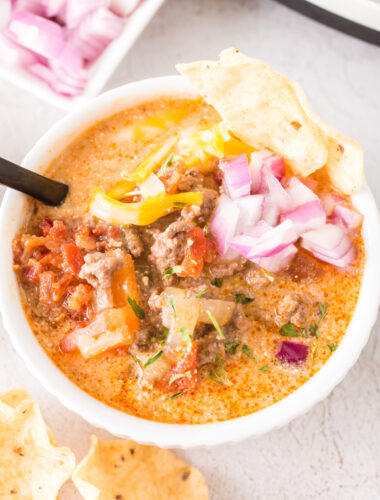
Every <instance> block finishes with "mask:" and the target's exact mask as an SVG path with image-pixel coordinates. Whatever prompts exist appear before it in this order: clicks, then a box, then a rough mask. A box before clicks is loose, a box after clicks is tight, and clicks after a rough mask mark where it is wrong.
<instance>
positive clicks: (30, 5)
mask: <svg viewBox="0 0 380 500" xmlns="http://www.w3.org/2000/svg"><path fill="white" fill-rule="evenodd" d="M13 10H14V11H20V12H30V13H31V14H35V15H36V16H44V15H45V14H46V8H45V5H44V0H15V1H14V2H13Z"/></svg>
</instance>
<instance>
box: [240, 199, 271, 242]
mask: <svg viewBox="0 0 380 500" xmlns="http://www.w3.org/2000/svg"><path fill="white" fill-rule="evenodd" d="M264 202H265V197H264V195H263V194H254V195H250V196H244V197H243V198H240V199H239V200H235V205H236V206H237V207H238V209H239V218H238V221H237V224H236V229H235V234H240V233H247V232H249V230H250V228H251V227H252V226H254V225H255V224H256V223H257V222H258V221H259V220H260V219H261V217H262V216H263V212H264Z"/></svg>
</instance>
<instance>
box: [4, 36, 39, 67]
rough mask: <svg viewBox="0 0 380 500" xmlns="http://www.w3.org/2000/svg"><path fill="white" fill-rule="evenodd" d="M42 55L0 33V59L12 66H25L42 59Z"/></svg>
mask: <svg viewBox="0 0 380 500" xmlns="http://www.w3.org/2000/svg"><path fill="white" fill-rule="evenodd" d="M42 59H43V58H42V57H40V56H38V55H37V54H35V53H34V52H31V51H30V50H28V49H25V48H24V47H21V46H20V45H17V44H16V43H14V42H12V41H11V40H9V39H8V38H6V37H5V36H3V35H2V34H0V61H2V62H4V63H6V64H10V65H12V66H16V65H18V66H21V67H25V66H28V65H30V64H35V63H37V62H41V61H42Z"/></svg>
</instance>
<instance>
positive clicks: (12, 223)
mask: <svg viewBox="0 0 380 500" xmlns="http://www.w3.org/2000/svg"><path fill="white" fill-rule="evenodd" d="M163 95H169V96H178V97H196V96H197V94H196V93H195V92H194V90H193V89H192V88H191V87H190V85H189V84H188V83H187V82H186V81H185V80H184V79H183V78H182V77H180V76H168V77H162V78H153V79H149V80H143V81H140V82H136V83H130V84H127V85H124V86H123V87H120V88H117V89H115V90H112V91H110V92H108V93H106V94H103V95H101V96H99V97H98V98H96V99H94V100H93V101H91V102H89V103H87V104H86V105H84V106H83V107H81V108H80V109H78V110H76V111H74V112H72V113H71V114H69V115H68V116H66V117H65V118H63V119H62V120H61V121H60V122H59V123H57V124H56V125H55V126H54V127H52V128H51V129H50V130H49V132H48V133H46V134H45V135H44V136H43V137H42V138H41V139H40V140H39V141H38V142H37V144H36V145H35V146H34V148H33V149H32V150H31V151H30V153H29V154H28V155H27V156H26V157H25V159H24V161H23V163H22V165H23V166H24V167H26V168H28V169H30V170H36V171H39V172H43V171H44V169H45V168H46V166H47V165H48V164H49V163H50V161H51V160H52V159H53V158H54V157H55V156H57V155H58V154H59V153H60V151H62V149H63V148H64V147H65V146H66V145H67V144H69V143H70V142H71V141H72V140H73V138H74V137H75V136H76V135H77V134H78V133H80V132H81V131H82V130H84V129H86V128H87V127H88V126H89V125H91V124H93V123H94V122H96V121H98V120H100V119H103V118H106V117H107V116H110V115H112V114H114V113H116V112H118V111H120V110H123V109H125V108H128V107H130V106H135V105H137V104H139V103H141V102H144V101H146V100H148V99H152V98H154V97H158V96H163ZM353 202H354V204H355V206H356V207H357V208H358V210H359V211H360V212H361V213H362V214H363V215H364V223H363V236H364V241H365V249H366V265H365V270H364V276H363V283H362V287H361V291H360V296H359V301H358V304H357V307H356V311H355V314H354V316H353V318H352V320H351V323H350V325H349V327H348V330H347V333H346V335H345V336H344V339H343V340H342V342H341V344H340V345H339V348H338V349H337V351H336V352H334V354H333V355H332V356H331V357H330V359H329V360H328V361H327V363H326V364H325V365H324V366H323V367H322V368H321V369H320V370H319V372H318V373H316V374H315V375H314V376H313V377H312V378H311V379H310V380H308V381H307V382H306V383H305V384H304V385H303V386H301V387H300V388H299V389H297V390H296V391H295V392H294V393H292V394H290V395H289V396H287V397H286V398H284V399H282V400H281V401H279V402H278V403H275V404H273V405H272V406H270V407H268V408H265V409H264V410H260V411H258V412H256V413H252V414H251V415H247V416H245V417H240V418H236V419H232V420H228V421H226V422H215V423H209V424H201V425H177V424H163V423H158V422H152V421H149V420H144V419H142V418H138V417H134V416H131V415H128V414H126V413H123V412H120V411H118V410H115V409H113V408H111V407H109V406H107V405H105V404H103V403H101V402H100V401H98V400H96V399H94V398H93V397H91V396H89V395H88V394H86V393H85V392H83V391H82V390H81V389H79V388H78V387H77V386H76V385H75V384H73V383H72V382H70V380H69V379H68V378H66V376H65V375H64V374H63V373H62V372H61V371H60V370H59V369H58V368H57V367H56V366H55V365H54V364H53V362H52V361H51V360H50V359H49V358H48V356H47V355H46V353H45V351H44V350H43V349H42V347H41V346H40V345H39V343H38V342H37V340H36V338H35V336H34V335H33V333H32V331H31V329H30V327H29V324H28V322H27V320H26V317H25V314H24V311H23V309H22V306H21V301H20V294H19V290H18V285H17V281H16V277H15V274H14V272H13V269H12V251H11V242H12V239H13V237H14V235H15V234H16V233H17V232H18V231H19V229H20V227H21V225H22V223H23V221H24V217H25V207H26V197H25V196H24V195H22V194H20V193H17V192H15V191H11V190H8V191H7V193H6V195H5V197H4V201H3V204H2V207H1V212H0V258H1V262H2V279H1V282H0V307H1V311H2V315H3V320H4V323H5V327H6V329H7V331H8V333H9V336H10V338H11V340H12V342H13V345H14V347H15V349H16V350H17V352H18V353H19V354H20V356H21V357H22V358H23V360H24V361H25V363H26V365H27V367H28V368H29V370H30V371H31V373H32V374H33V375H34V376H35V377H36V378H38V380H39V381H40V382H41V384H42V385H43V386H44V387H45V388H46V389H47V390H48V391H49V392H51V393H52V394H54V395H55V396H56V397H57V398H58V399H59V400H60V401H61V403H62V404H63V405H65V406H66V407H67V408H69V409H70V410H72V411H74V412H76V413H78V414H79V415H81V416H82V417H83V418H84V419H85V420H87V421H88V422H90V423H92V424H94V425H96V426H98V427H102V428H104V429H107V430H108V431H109V432H111V433H113V434H115V435H117V436H123V437H129V438H132V439H134V440H135V441H138V442H140V443H146V444H156V445H158V446H161V447H180V448H190V447H195V446H210V445H217V444H222V443H227V442H234V441H239V440H241V439H243V438H247V437H248V436H258V435H260V434H263V433H265V432H268V431H270V430H272V429H275V428H277V427H280V426H282V425H285V424H286V423H288V422H289V421H290V420H292V419H293V418H295V417H297V416H299V415H301V414H302V413H304V412H306V411H307V410H309V409H310V408H311V407H312V406H313V405H315V404H316V403H318V402H319V401H321V400H322V399H323V398H325V397H326V396H327V395H328V394H329V392H330V391H331V390H332V389H333V388H334V387H335V386H336V385H337V384H338V383H339V382H340V381H341V380H342V379H343V377H344V376H345V375H346V373H347V372H348V370H349V369H350V368H351V367H352V365H353V364H354V363H355V361H356V360H357V358H358V356H359V354H360V352H361V350H362V349H363V347H364V345H365V344H366V342H367V340H368V337H369V334H370V331H371V328H372V326H373V324H374V322H375V319H376V314H377V309H378V305H379V301H380V279H379V278H380V220H379V214H378V211H377V208H376V204H375V201H374V199H373V196H372V194H371V192H370V190H369V188H368V187H367V186H365V187H364V188H363V189H362V191H361V192H360V193H358V194H356V195H355V196H354V197H353Z"/></svg>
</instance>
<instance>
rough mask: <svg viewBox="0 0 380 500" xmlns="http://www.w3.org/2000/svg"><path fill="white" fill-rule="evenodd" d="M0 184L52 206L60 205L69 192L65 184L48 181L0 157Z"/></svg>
mask: <svg viewBox="0 0 380 500" xmlns="http://www.w3.org/2000/svg"><path fill="white" fill-rule="evenodd" d="M0 183H1V184H4V185H5V186H7V187H10V188H12V189H16V191H21V192H22V193H25V194H28V195H29V196H32V197H33V198H36V199H37V200H39V201H42V202H43V203H45V204H46V205H52V206H58V205H61V203H63V202H64V201H65V198H66V196H67V193H68V191H69V186H68V185H67V184H64V183H63V182H57V181H53V180H52V179H48V178H47V177H44V176H43V175H40V174H36V173H35V172H31V171H30V170H27V169H26V168H23V167H20V166H19V165H16V164H15V163H12V162H11V161H8V160H5V159H4V158H1V157H0Z"/></svg>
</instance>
